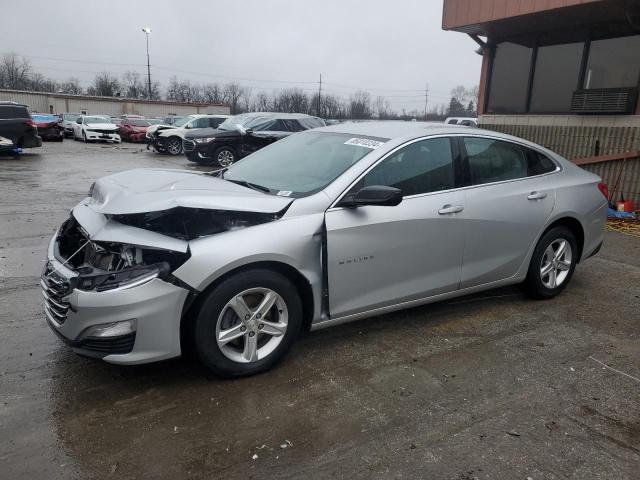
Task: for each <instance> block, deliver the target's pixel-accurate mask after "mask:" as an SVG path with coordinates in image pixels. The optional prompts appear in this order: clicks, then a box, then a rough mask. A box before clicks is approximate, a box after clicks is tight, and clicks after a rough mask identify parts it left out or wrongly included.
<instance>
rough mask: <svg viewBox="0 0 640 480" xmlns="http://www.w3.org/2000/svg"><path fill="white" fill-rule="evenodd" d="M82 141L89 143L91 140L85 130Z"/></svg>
mask: <svg viewBox="0 0 640 480" xmlns="http://www.w3.org/2000/svg"><path fill="white" fill-rule="evenodd" d="M82 141H83V142H84V143H89V140H87V134H86V133H85V132H82Z"/></svg>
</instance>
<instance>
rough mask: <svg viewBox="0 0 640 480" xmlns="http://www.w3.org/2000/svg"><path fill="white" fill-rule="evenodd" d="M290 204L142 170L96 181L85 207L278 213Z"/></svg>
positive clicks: (182, 174)
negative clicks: (200, 209)
mask: <svg viewBox="0 0 640 480" xmlns="http://www.w3.org/2000/svg"><path fill="white" fill-rule="evenodd" d="M291 202H292V199H290V198H286V197H277V196H274V195H269V194H266V193H262V192H257V191H254V190H251V189H250V188H245V187H243V186H241V185H236V184H234V183H231V182H227V181H225V180H221V179H219V178H216V177H212V176H210V175H205V174H202V173H194V172H188V171H185V170H170V169H155V168H149V169H146V168H141V169H136V170H128V171H126V172H121V173H116V174H114V175H109V176H108V177H103V178H101V179H99V180H97V181H96V182H95V185H94V187H93V193H92V196H91V198H90V199H89V201H88V203H86V205H87V206H88V207H89V208H91V209H92V210H93V211H95V212H98V213H102V214H109V215H126V214H131V213H145V212H158V211H162V210H168V209H170V208H175V207H187V208H204V209H212V210H234V211H238V212H261V213H277V212H280V211H282V210H284V209H285V208H286V207H287V206H288V205H289V204H290V203H291Z"/></svg>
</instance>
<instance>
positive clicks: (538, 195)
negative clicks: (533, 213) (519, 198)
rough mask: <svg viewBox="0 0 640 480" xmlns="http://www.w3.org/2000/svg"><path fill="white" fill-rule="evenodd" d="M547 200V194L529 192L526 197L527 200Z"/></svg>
mask: <svg viewBox="0 0 640 480" xmlns="http://www.w3.org/2000/svg"><path fill="white" fill-rule="evenodd" d="M543 198H547V194H546V193H544V192H531V193H530V194H529V196H528V197H527V200H542V199H543Z"/></svg>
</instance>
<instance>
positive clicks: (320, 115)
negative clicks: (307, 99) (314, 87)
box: [318, 74, 322, 117]
mask: <svg viewBox="0 0 640 480" xmlns="http://www.w3.org/2000/svg"><path fill="white" fill-rule="evenodd" d="M318 116H319V117H322V74H320V83H319V84H318Z"/></svg>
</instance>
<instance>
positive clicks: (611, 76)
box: [584, 35, 640, 89]
mask: <svg viewBox="0 0 640 480" xmlns="http://www.w3.org/2000/svg"><path fill="white" fill-rule="evenodd" d="M639 77H640V35H634V36H631V37H619V38H607V39H604V40H594V41H592V42H591V47H590V49H589V61H588V63H587V71H586V72H585V78H584V88H585V89H592V88H622V87H636V86H638V78H639Z"/></svg>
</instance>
